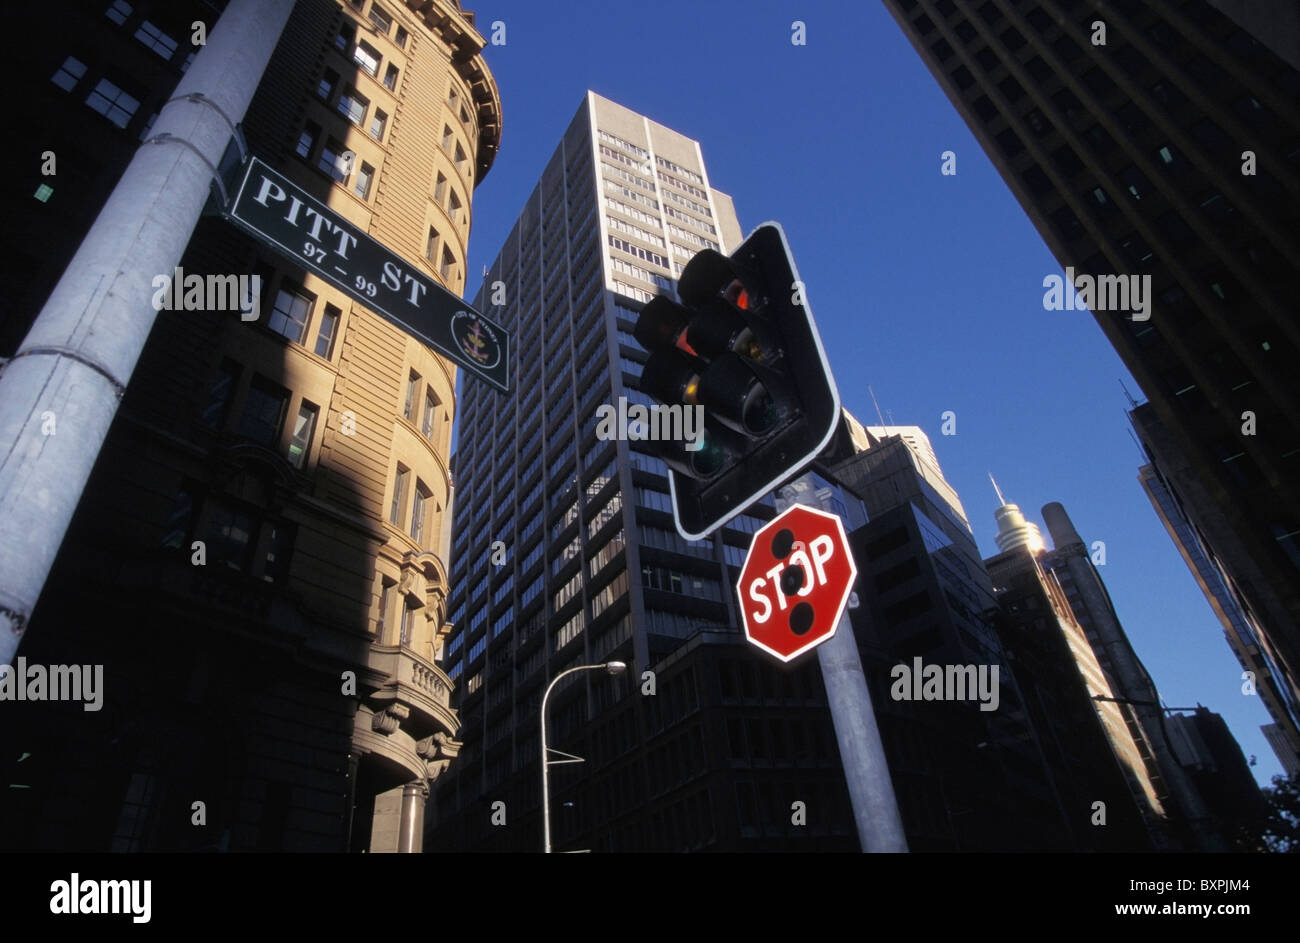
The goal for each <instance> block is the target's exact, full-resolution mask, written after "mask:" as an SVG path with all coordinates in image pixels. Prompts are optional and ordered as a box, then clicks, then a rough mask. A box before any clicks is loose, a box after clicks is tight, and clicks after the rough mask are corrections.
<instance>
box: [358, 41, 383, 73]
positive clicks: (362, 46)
mask: <svg viewBox="0 0 1300 943" xmlns="http://www.w3.org/2000/svg"><path fill="white" fill-rule="evenodd" d="M352 61H353V62H355V63H356V64H357V65H359V66H361V68H363V69H365V70H366V72H367V73H369V75H370V77H371V78H375V77H376V76H378V75H379V50H378V49H376V48H375V47H374V46H372V45H370V43H368V42H366V41H365V40H364V39H363V40H360V41H359V42H358V43H357V48H356V49H354V50H352Z"/></svg>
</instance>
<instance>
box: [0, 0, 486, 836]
mask: <svg viewBox="0 0 1300 943" xmlns="http://www.w3.org/2000/svg"><path fill="white" fill-rule="evenodd" d="M224 7H225V3H223V2H188V0H186V2H162V0H131V2H126V0H103V2H102V3H96V4H92V3H81V2H75V0H52V2H50V3H47V4H44V5H42V7H41V10H40V15H41V16H42V17H44V18H45V20H46V21H47V22H52V23H57V24H58V25H59V29H58V30H57V31H56V32H55V33H48V32H47V33H46V36H47V39H48V41H46V42H42V43H32V44H25V45H24V46H23V48H22V49H21V50H20V51H19V52H18V53H16V54H17V55H19V56H20V62H19V67H20V69H21V72H22V74H24V75H28V76H31V77H32V79H31V82H32V87H31V89H30V90H27V92H26V93H25V94H23V95H19V96H16V98H15V107H16V108H17V109H19V111H18V115H19V119H20V120H21V121H22V123H23V125H24V126H25V127H31V128H37V127H39V128H41V129H42V141H43V142H44V145H43V146H46V147H48V148H49V149H51V150H52V151H53V152H54V153H55V155H56V157H57V162H58V172H57V174H56V175H54V176H52V177H49V178H47V179H42V178H41V176H40V175H39V174H38V173H37V169H38V166H39V165H38V164H37V162H35V161H33V162H31V167H30V168H29V170H27V171H23V173H22V174H20V175H19V177H18V179H17V180H16V181H15V183H16V184H19V183H20V184H21V185H20V186H19V185H16V186H15V187H13V188H7V189H6V194H13V193H17V194H19V197H18V198H17V199H16V200H15V202H14V203H13V204H12V205H10V204H9V203H6V205H5V218H6V221H7V225H6V232H7V233H9V234H10V235H11V236H17V235H19V234H21V239H22V244H21V245H18V246H7V247H6V251H5V252H4V253H0V255H3V257H4V261H5V264H6V266H7V268H6V280H7V284H8V285H10V286H12V287H13V292H12V294H11V296H10V299H9V303H7V304H6V306H5V312H4V317H5V320H4V324H3V327H0V342H3V344H4V345H5V346H4V348H3V349H2V350H0V354H5V355H7V354H11V353H12V352H13V350H14V349H15V347H16V345H17V344H18V343H19V342H20V341H21V340H22V337H23V335H24V333H25V331H26V328H27V325H28V324H29V323H30V321H31V319H32V317H33V316H34V315H35V314H36V312H37V311H39V309H40V306H41V305H42V303H43V302H44V299H45V297H46V295H47V294H48V293H49V290H50V287H51V286H52V285H53V283H54V281H55V280H56V279H57V278H58V276H59V273H60V272H61V270H62V268H63V267H64V266H65V265H66V264H67V262H68V260H69V259H70V258H71V256H72V254H73V252H74V250H75V249H76V247H77V245H78V244H79V242H80V241H81V238H82V236H83V235H84V234H85V232H86V229H87V227H88V226H89V225H90V223H91V221H92V220H93V219H94V217H95V215H96V212H97V211H98V208H99V207H100V206H102V205H103V203H104V201H105V199H106V197H107V196H108V194H109V192H110V191H111V190H112V188H113V185H114V182H115V181H116V179H117V177H118V176H119V175H120V174H121V173H122V170H123V168H124V167H125V166H126V164H127V162H128V161H129V159H130V157H131V154H132V152H133V151H134V150H135V148H136V147H137V146H140V142H142V141H143V142H149V143H148V144H147V146H159V147H163V146H179V145H177V144H176V143H175V142H174V141H169V140H164V139H155V138H154V137H153V136H152V135H151V126H152V124H153V118H154V117H155V116H156V114H157V112H158V111H159V110H160V109H161V108H163V106H164V105H165V104H166V103H167V102H168V101H169V99H171V97H172V93H173V90H174V89H175V87H176V85H177V82H178V80H179V79H180V77H181V75H182V73H183V72H184V71H185V70H186V69H187V68H188V67H189V65H190V63H191V61H192V60H194V58H195V56H196V55H197V56H200V57H201V56H202V55H204V52H205V51H204V50H200V49H198V48H197V47H195V46H193V45H191V43H192V41H193V37H194V36H195V35H196V34H195V31H194V28H193V25H192V24H194V23H195V22H196V21H201V22H202V23H204V24H205V26H206V30H207V31H208V32H209V33H213V34H216V32H217V31H219V30H221V28H222V27H221V24H220V22H219V21H218V14H219V13H220V12H221V10H222V9H223V8H224ZM485 45H486V41H485V40H484V39H483V37H482V36H480V35H479V33H478V32H477V30H476V28H475V25H474V14H473V13H472V12H469V11H466V10H464V9H462V8H461V6H460V4H459V3H457V2H455V0H426V2H421V3H415V2H413V0H412V2H409V3H402V2H397V0H345V2H333V0H300V2H298V3H297V4H296V6H295V8H294V10H293V13H292V15H291V17H290V19H289V21H288V24H287V25H286V26H285V29H284V31H283V33H282V35H281V37H280V40H279V43H278V45H277V46H276V49H275V52H274V54H273V57H272V59H271V61H270V64H269V65H268V67H267V68H266V71H265V74H264V77H263V79H262V82H261V85H260V86H259V89H258V91H257V93H256V95H255V96H254V98H253V100H252V103H251V105H250V106H249V109H248V112H247V114H246V116H245V118H244V121H243V122H242V127H241V132H242V135H243V138H244V140H245V141H246V142H247V145H248V148H249V150H250V152H251V153H252V154H253V155H255V156H257V157H259V158H261V159H262V160H264V161H266V162H267V163H268V164H270V165H271V166H272V167H273V168H275V169H277V170H278V171H279V172H281V173H283V174H284V175H285V176H287V177H289V178H290V179H291V180H293V181H294V182H295V183H296V184H298V185H299V186H301V187H303V188H305V189H306V190H307V191H309V192H310V193H311V194H312V195H313V196H314V197H316V198H317V199H319V200H320V201H322V202H323V203H325V204H326V205H327V206H328V207H329V209H330V210H331V211H332V212H334V213H337V214H338V215H339V216H341V217H344V218H346V219H347V220H348V221H349V222H350V223H351V224H353V225H354V226H356V227H357V228H358V229H360V230H362V231H363V232H366V233H369V234H370V235H371V236H372V237H374V238H375V239H376V240H378V241H380V242H381V243H383V244H384V245H385V246H386V247H387V248H388V249H390V250H391V251H393V252H394V253H396V254H398V255H400V256H402V257H403V258H405V259H407V260H409V262H410V264H411V265H412V266H414V267H417V268H419V270H420V271H421V272H422V273H423V274H424V275H425V276H426V277H427V278H429V279H431V280H433V281H436V282H438V283H440V284H442V285H444V286H445V287H446V288H448V289H449V290H451V291H452V292H455V293H459V292H461V291H462V289H463V286H464V282H465V252H466V243H467V239H468V234H469V222H470V216H469V213H470V205H471V197H472V194H473V192H474V189H475V187H476V186H477V185H478V184H479V183H480V182H481V181H482V179H483V178H484V175H485V174H486V173H487V172H488V170H489V168H490V167H491V166H492V163H493V160H494V158H495V155H496V150H497V146H498V143H499V141H500V130H501V103H500V99H499V96H498V93H497V89H496V84H495V81H494V80H493V78H492V75H491V73H490V72H489V71H488V69H487V65H486V63H485V62H484V59H483V57H482V55H481V53H482V50H483V48H484V46H485ZM206 51H211V50H210V49H209V50H206ZM349 154H350V155H352V156H351V157H348V155H349ZM24 166H26V162H24ZM214 189H215V188H214ZM33 195H34V198H33ZM6 199H10V197H6ZM293 248H294V249H295V250H296V249H297V248H298V247H293ZM181 265H182V268H183V269H184V271H185V272H187V273H190V274H201V275H204V276H209V275H210V276H224V275H231V276H238V275H244V276H248V275H258V276H260V278H261V288H262V293H261V297H260V299H258V300H259V301H260V316H259V317H258V318H257V319H256V320H251V321H249V320H244V319H243V318H242V317H241V314H240V312H238V311H231V310H215V309H213V308H208V307H204V304H203V303H200V304H199V305H198V310H195V309H193V308H189V309H187V310H163V311H160V312H159V314H158V317H157V321H156V324H155V326H154V329H153V332H152V334H151V335H150V337H149V341H148V343H147V345H146V347H145V350H144V352H143V354H142V356H141V358H140V360H139V363H138V365H137V366H136V369H135V373H134V375H133V376H132V378H131V381H130V384H129V386H128V387H127V389H126V392H125V396H124V398H123V401H122V403H121V406H120V408H119V410H118V413H117V417H116V420H115V422H114V425H113V426H112V428H111V430H110V432H109V435H108V438H107V440H106V442H105V444H104V447H103V450H102V452H101V454H100V457H99V461H98V464H97V465H96V467H95V470H94V472H93V474H92V476H91V478H90V481H89V483H88V485H87V487H86V490H85V493H84V496H83V498H82V501H81V504H80V506H79V509H78V511H77V514H76V516H75V517H74V519H73V521H72V525H71V528H70V529H69V532H68V536H67V538H66V540H65V541H64V544H63V547H62V550H61V552H60V555H59V558H58V561H57V562H56V564H55V566H54V568H53V570H52V572H51V574H50V577H49V579H48V582H47V583H46V588H45V592H44V595H43V596H42V598H41V601H40V603H39V605H38V606H37V608H36V609H35V611H34V614H33V617H32V622H31V627H30V629H29V632H28V634H27V636H26V637H25V639H24V642H23V645H22V647H21V648H20V649H19V656H20V657H24V658H25V659H26V660H27V661H28V662H29V663H40V664H50V665H83V664H84V665H102V666H103V670H104V674H103V697H104V701H103V704H102V709H100V710H98V711H95V712H85V711H83V710H82V709H81V705H80V704H74V705H66V704H64V705H60V704H52V703H34V702H27V703H24V704H13V703H5V704H3V705H0V713H3V718H2V719H0V769H3V771H4V775H5V776H7V777H9V778H7V779H6V780H5V781H6V782H14V783H21V784H23V785H25V786H26V787H27V788H25V789H21V790H20V789H7V790H5V793H4V795H3V796H0V802H2V803H3V805H4V808H3V816H0V817H2V818H4V819H5V821H6V823H7V824H8V825H9V827H8V830H7V831H6V833H5V835H4V839H3V840H4V843H5V845H6V846H7V847H12V848H15V849H44V850H73V849H76V850H96V851H109V850H113V851H132V850H148V851H182V850H184V851H197V850H214V849H220V850H231V851H238V850H246V851H263V850H265V851H277V850H283V851H307V850H310V851H343V850H348V849H352V850H370V851H399V850H400V851H419V850H420V847H421V841H422V837H423V828H422V816H423V812H424V805H425V797H426V796H427V795H428V790H429V783H430V782H431V781H432V780H433V779H435V778H436V777H437V775H438V774H439V773H440V772H441V771H442V770H443V769H444V768H445V767H446V766H447V764H448V763H449V761H450V759H451V758H452V757H453V756H454V755H455V751H456V743H455V741H454V739H453V735H454V733H455V731H456V729H457V727H458V725H459V724H458V720H457V718H456V715H455V713H454V711H453V709H452V707H451V705H450V693H451V687H450V681H449V679H448V678H447V677H446V676H445V675H444V674H443V672H442V670H441V668H440V667H439V666H438V664H437V662H436V655H437V652H438V650H439V645H440V637H441V635H442V634H443V632H444V629H445V624H446V617H445V612H446V598H447V595H448V593H449V584H448V566H447V563H446V560H447V554H448V546H447V542H446V540H445V539H444V537H443V533H444V529H445V527H444V525H445V519H446V518H448V517H449V505H450V489H451V482H450V474H449V467H450V441H451V420H452V415H453V409H454V403H455V394H454V389H455V380H456V368H455V366H454V364H452V363H451V362H450V361H449V360H447V359H446V358H444V357H442V356H441V355H439V354H437V353H435V352H434V351H433V350H432V349H430V348H429V347H427V346H425V345H423V344H421V343H419V342H417V341H416V340H415V339H413V338H412V337H411V336H409V335H407V334H405V333H404V332H403V331H401V330H399V329H397V328H396V327H394V326H393V325H392V324H390V323H389V322H387V321H385V320H382V319H381V318H380V317H379V316H377V315H376V314H375V313H374V312H372V311H371V310H369V309H368V308H366V307H365V306H364V305H362V304H360V303H357V302H355V301H353V300H352V299H351V298H350V297H349V296H348V295H346V294H344V293H343V292H341V291H339V290H338V289H337V288H335V287H333V286H332V285H330V284H328V283H326V282H324V281H323V280H321V279H318V278H316V277H315V276H314V275H312V274H310V273H308V272H305V271H303V270H301V269H300V268H298V267H297V265H295V264H294V262H293V261H292V260H286V259H285V258H283V257H282V256H280V255H277V254H276V253H274V252H273V251H272V250H271V249H270V248H269V247H267V246H266V245H263V244H262V243H260V242H258V241H255V240H254V239H252V238H251V237H249V236H246V235H244V234H242V233H241V232H238V231H236V230H235V229H234V228H233V227H232V226H231V225H230V224H229V223H228V222H226V221H224V220H221V219H219V218H216V217H207V218H204V219H202V220H201V221H200V222H199V224H198V226H197V227H196V229H195V231H194V235H193V238H192V239H191V241H190V242H189V244H188V247H187V248H186V249H185V253H184V256H183V258H182V261H181ZM10 266H12V268H9V267H10ZM158 275H159V276H168V277H172V276H174V275H175V273H171V272H167V273H158ZM138 303H139V304H140V305H141V306H144V305H148V304H150V303H151V299H150V297H149V295H148V294H146V295H144V296H142V297H140V298H139V299H138ZM58 422H59V428H58V434H60V435H63V434H68V435H76V427H75V422H76V417H58ZM18 757H21V758H22V762H21V763H18V762H17V760H16V759H15V758H18ZM195 802H202V803H203V804H204V816H203V818H204V820H205V821H204V822H203V823H201V824H196V814H195V809H194V808H193V806H192V804H193V803H195Z"/></svg>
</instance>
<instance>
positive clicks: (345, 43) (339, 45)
mask: <svg viewBox="0 0 1300 943" xmlns="http://www.w3.org/2000/svg"><path fill="white" fill-rule="evenodd" d="M356 35H357V24H355V23H353V22H352V21H351V20H346V19H345V20H344V21H343V25H342V26H340V27H339V34H338V35H337V36H335V37H334V48H335V49H338V50H339V51H340V52H347V51H348V47H349V46H351V45H352V40H353V39H355V38H356Z"/></svg>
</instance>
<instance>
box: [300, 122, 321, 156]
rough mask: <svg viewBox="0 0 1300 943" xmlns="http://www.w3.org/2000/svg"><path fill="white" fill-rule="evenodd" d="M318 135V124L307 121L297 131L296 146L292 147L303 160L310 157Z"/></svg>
mask: <svg viewBox="0 0 1300 943" xmlns="http://www.w3.org/2000/svg"><path fill="white" fill-rule="evenodd" d="M318 137H320V125H318V124H313V123H312V122H310V121H308V122H307V123H306V124H305V125H303V126H302V131H300V132H299V133H298V146H297V147H295V148H294V153H296V154H297V155H298V156H299V157H301V158H303V159H304V160H306V159H307V158H310V157H311V152H312V149H313V148H315V147H316V138H318Z"/></svg>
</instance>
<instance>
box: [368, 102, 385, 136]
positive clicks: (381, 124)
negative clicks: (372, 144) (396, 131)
mask: <svg viewBox="0 0 1300 943" xmlns="http://www.w3.org/2000/svg"><path fill="white" fill-rule="evenodd" d="M387 127H388V115H387V114H385V113H384V111H383V110H381V109H379V108H376V109H375V114H374V117H372V118H371V119H370V136H371V137H372V138H374V139H375V140H376V141H383V139H384V129H385V128H387Z"/></svg>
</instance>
